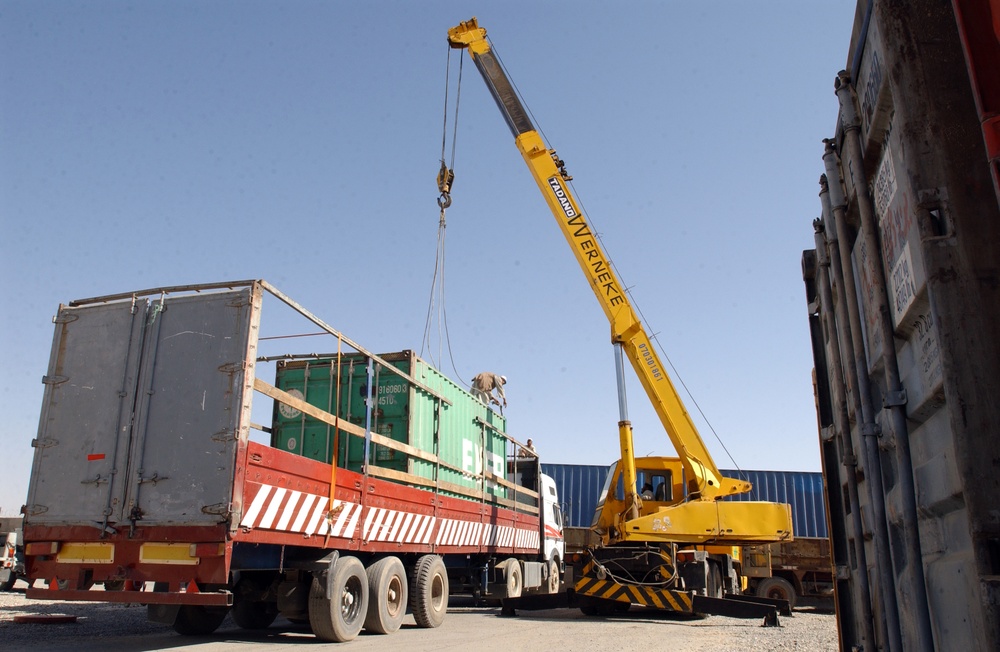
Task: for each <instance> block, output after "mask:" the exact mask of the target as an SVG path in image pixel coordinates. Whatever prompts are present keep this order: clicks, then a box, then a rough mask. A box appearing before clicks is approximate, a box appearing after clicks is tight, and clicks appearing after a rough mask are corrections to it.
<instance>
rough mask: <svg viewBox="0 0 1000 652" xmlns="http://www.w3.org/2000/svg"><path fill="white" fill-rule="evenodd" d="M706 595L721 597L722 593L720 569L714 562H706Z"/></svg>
mask: <svg viewBox="0 0 1000 652" xmlns="http://www.w3.org/2000/svg"><path fill="white" fill-rule="evenodd" d="M707 594H708V597H710V598H721V597H722V594H723V586H722V571H721V570H719V565H718V564H715V563H709V564H708V590H707Z"/></svg>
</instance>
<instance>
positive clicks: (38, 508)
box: [21, 505, 49, 516]
mask: <svg viewBox="0 0 1000 652" xmlns="http://www.w3.org/2000/svg"><path fill="white" fill-rule="evenodd" d="M47 511H49V508H48V507H46V506H45V505H25V506H24V507H22V508H21V512H22V513H24V514H25V515H27V516H38V515H39V514H44V513H45V512H47Z"/></svg>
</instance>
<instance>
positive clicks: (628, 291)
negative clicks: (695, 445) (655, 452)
mask: <svg viewBox="0 0 1000 652" xmlns="http://www.w3.org/2000/svg"><path fill="white" fill-rule="evenodd" d="M487 41H488V42H489V44H490V51H491V52H493V56H494V57H496V60H497V62H498V63H499V64H500V67H501V68H502V69H503V71H504V74H505V75H506V76H507V79H509V80H510V85H511V87H512V88H513V89H514V93H516V94H517V96H518V98H519V99H520V100H521V105H522V106H524V109H525V111H527V112H528V115H529V116H530V117H531V122H532V124H533V125H534V127H535V129H536V130H537V131H538V133H539V134H541V136H542V140H543V141H544V142H545V143H549V142H550V141H549V139H548V137H547V136H546V135H545V131H544V130H543V129H542V128H541V126H539V124H538V120H536V119H535V114H534V113H532V111H531V107H530V106H528V103H527V102H526V101H525V99H524V96H522V95H521V91H520V89H518V87H517V84H516V83H514V81H513V78H512V77H511V76H510V74H509V73H508V71H507V66H506V65H504V62H503V59H502V58H501V57H500V54H499V53H498V52H497V51H496V48H494V47H493V42H492V41H491V40H490V39H489V37H487ZM550 149H551V148H550ZM566 181H567V182H568V183H569V184H570V187H571V188H572V190H573V194H574V195H575V196H576V198H577V201H578V202H579V204H580V210H581V211H582V212H583V215H584V216H585V217H586V219H587V220H588V221H589V222H590V226H591V230H592V231H593V232H594V237H596V238H597V239H598V241H599V242H600V243H601V247H602V248H603V249H604V252H605V256H606V257H607V259H608V262H609V263H610V264H611V267H612V268H614V270H615V274H616V275H617V276H618V279H619V280H620V281H621V282H622V285H623V289H624V291H625V293H626V294H628V296H629V298H630V299H631V301H632V305H633V306H634V307H635V310H636V312H637V313H639V318H640V320H641V321H642V322H643V323H648V322H646V317H645V315H643V314H642V309H641V308H640V307H639V304H638V302H637V301H636V299H635V295H633V294H632V288H631V287H630V286H625V285H624V281H623V280H622V275H621V272H620V271H619V270H618V266H617V265H616V264H615V261H614V260H613V259H612V258H611V256H610V254H608V249H607V247H606V246H605V244H604V238H602V237H601V234H600V232H598V230H597V225H596V224H594V221H593V219H592V218H591V217H590V211H588V210H587V209H586V208H585V207H584V202H583V199H582V198H581V197H580V194H579V193H578V192H577V190H576V186H575V185H574V184H573V180H572V178H569V179H567V180H566ZM649 338H650V339H651V340H653V341H654V342H655V343H656V347H657V348H658V349H659V350H660V353H661V354H662V355H663V357H664V359H665V360H666V361H667V364H668V365H670V369H671V370H673V376H674V378H676V379H677V381H678V382H679V383H680V384H681V387H683V388H684V392H685V393H686V394H687V395H688V397H689V398H690V399H691V402H692V403H693V404H694V406H695V408H696V409H697V410H698V414H700V415H701V418H702V419H704V421H705V424H706V425H707V426H708V429H709V430H710V431H711V432H712V435H713V436H714V437H715V439H716V441H718V442H719V445H720V446H722V450H724V451H725V453H726V456H727V457H728V458H729V460H730V461H731V462H732V463H733V465H734V466H735V467H736V470H737V472H739V473H740V474H741V475H742V476H743V479H745V480H749V477H748V476H747V474H746V472H745V471H743V469H741V468H740V466H739V464H737V463H736V460H735V459H733V456H732V453H730V452H729V449H728V448H727V447H726V444H725V443H724V442H723V441H722V438H721V437H720V436H719V433H718V432H716V430H715V427H714V426H713V425H712V422H711V421H709V419H708V416H706V414H705V412H704V411H703V410H702V409H701V405H699V404H698V401H697V399H695V397H694V394H692V393H691V390H690V389H689V388H688V386H687V383H685V382H684V379H683V377H681V375H680V372H678V370H677V367H675V366H674V363H673V361H672V360H671V359H670V356H668V355H667V352H666V350H665V349H664V348H663V344H661V343H660V340H659V338H658V337H657V336H656V334H655V333H654V334H652V335H650V336H649ZM625 400H626V401H627V400H628V392H627V390H626V397H625Z"/></svg>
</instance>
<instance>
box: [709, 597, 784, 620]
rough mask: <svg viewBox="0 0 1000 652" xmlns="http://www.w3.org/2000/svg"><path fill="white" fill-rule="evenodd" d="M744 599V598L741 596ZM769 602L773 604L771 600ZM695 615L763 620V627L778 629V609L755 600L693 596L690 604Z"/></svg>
mask: <svg viewBox="0 0 1000 652" xmlns="http://www.w3.org/2000/svg"><path fill="white" fill-rule="evenodd" d="M743 597H746V596H743ZM771 602H774V601H773V600H771ZM692 606H693V608H694V611H695V613H700V614H707V615H710V616H728V617H730V618H763V619H764V623H763V624H764V627H778V626H779V625H780V623H779V622H778V607H776V606H775V605H773V604H767V603H764V602H758V601H756V600H745V599H739V600H734V599H731V598H709V597H706V596H704V595H695V596H694V601H693V603H692Z"/></svg>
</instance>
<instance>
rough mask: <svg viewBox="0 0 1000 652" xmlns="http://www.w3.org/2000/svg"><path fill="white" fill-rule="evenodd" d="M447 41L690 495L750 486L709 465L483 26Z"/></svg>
mask: <svg viewBox="0 0 1000 652" xmlns="http://www.w3.org/2000/svg"><path fill="white" fill-rule="evenodd" d="M448 40H449V42H450V43H451V45H452V47H455V48H466V49H468V51H469V53H470V55H471V56H472V60H473V62H474V63H475V65H476V67H477V68H478V69H479V72H480V73H481V74H482V76H483V79H484V80H485V81H486V85H487V86H488V87H489V89H490V93H491V94H492V95H493V99H494V100H495V101H496V103H497V106H498V107H499V108H500V111H501V113H502V114H503V116H504V119H505V120H506V122H507V126H508V127H509V128H510V130H511V133H512V134H513V135H514V139H515V141H514V142H515V145H516V146H517V149H518V150H519V151H520V152H521V156H523V157H524V161H525V163H527V165H528V168H529V170H530V171H531V174H532V176H533V177H534V179H535V182H536V183H537V184H538V188H539V190H541V192H542V195H543V196H544V197H545V201H546V203H547V204H548V206H549V209H550V210H551V211H552V214H553V215H554V216H555V217H556V221H557V222H558V223H559V228H560V230H561V231H562V234H563V236H564V237H565V238H566V241H567V242H568V243H569V245H570V249H571V250H572V251H573V254H574V256H575V257H576V261H577V263H578V264H579V265H580V268H581V269H582V270H583V272H584V274H585V275H586V277H587V280H588V282H589V283H590V287H591V290H593V292H594V295H595V296H596V297H597V300H598V302H599V303H600V305H601V309H602V310H603V311H604V314H605V316H606V317H607V319H608V322H609V324H610V325H611V341H612V343H613V344H615V345H616V346H617V347H620V350H621V351H622V352H623V353H624V355H625V356H626V357H627V358H628V360H629V362H630V363H631V365H632V368H633V369H634V370H635V373H636V376H638V378H639V382H640V383H641V384H642V387H643V389H644V390H645V391H646V395H647V396H648V397H649V400H650V402H651V403H652V405H653V408H654V410H655V411H656V414H657V416H658V417H659V419H660V421H661V423H662V424H663V427H664V429H665V430H666V431H667V435H668V436H669V437H670V440H671V443H672V444H673V446H674V448H675V449H676V450H677V453H678V455H679V456H680V458H681V461H682V463H683V464H684V469H685V472H686V473H687V474H689V476H688V477H689V478H690V479H693V481H694V484H695V485H696V490H695V491H696V493H697V495H696V496H693V498H696V499H700V500H716V499H718V498H720V497H724V496H728V495H732V494H739V493H745V492H748V491H750V489H751V485H750V483H749V482H746V481H744V480H738V479H734V478H728V477H724V476H723V475H722V473H721V472H720V471H719V469H718V467H717V466H716V465H715V462H714V461H713V459H712V456H711V455H710V454H709V452H708V449H707V448H706V447H705V444H704V442H703V441H702V438H701V436H700V435H699V434H698V429H697V428H696V427H695V425H694V422H693V421H692V420H691V416H690V414H689V413H688V411H687V409H686V408H685V407H684V403H683V402H682V401H681V398H680V396H679V395H678V393H677V390H676V388H675V387H674V384H673V382H672V381H671V380H670V377H669V376H668V375H667V372H666V370H665V368H664V366H663V364H662V363H661V362H660V357H659V355H658V354H657V352H656V349H655V348H654V347H653V344H652V342H651V341H650V338H649V336H648V335H647V334H646V331H645V329H644V328H643V326H642V323H641V322H640V320H639V318H638V316H637V314H636V312H635V310H634V309H633V307H632V304H631V303H630V302H629V300H628V297H627V296H626V294H625V291H624V288H623V287H622V284H621V282H620V281H619V280H618V277H617V275H616V274H615V270H614V268H613V267H612V265H611V263H610V262H609V260H608V258H607V255H606V254H605V253H604V250H603V248H602V247H601V244H600V242H599V241H598V239H597V237H596V234H595V233H594V231H593V229H592V228H591V227H590V225H589V224H588V222H587V219H586V217H585V216H584V214H583V211H582V210H581V209H580V206H579V203H578V202H577V201H576V198H575V197H574V196H573V193H572V191H571V189H570V187H569V184H568V183H567V182H568V181H569V180H570V179H571V177H570V176H569V175H568V174H567V173H566V169H565V166H564V164H563V162H562V161H561V160H560V159H559V157H558V156H557V154H556V152H555V150H553V149H549V148H548V147H547V146H546V144H545V142H544V140H543V139H542V137H541V135H540V134H539V133H538V131H537V130H536V129H535V127H534V125H533V124H532V121H531V119H530V117H529V116H528V113H527V111H526V110H525V108H524V106H523V105H522V103H521V101H520V100H519V98H518V96H517V93H516V92H515V91H514V88H513V85H512V84H511V83H510V80H509V79H508V78H507V76H506V74H505V73H504V71H503V68H502V67H501V66H500V63H499V61H498V60H497V58H496V56H495V55H494V53H493V52H492V49H491V46H490V43H489V41H487V39H486V30H485V29H483V28H481V27H479V25H478V23H477V21H476V19H475V18H473V19H472V20H470V21H466V22H463V23H461V24H460V25H458V26H457V27H454V28H452V29H451V30H449V32H448ZM619 391H621V390H619ZM619 428H620V440H621V442H620V444H621V449H622V451H621V452H622V461H623V464H625V467H626V470H625V486H626V487H632V488H633V491H634V486H635V467H634V455H633V451H632V442H631V426H630V425H629V424H628V421H627V416H626V415H624V414H623V415H622V419H621V422H620V424H619ZM629 466H631V469H629ZM627 490H628V489H627Z"/></svg>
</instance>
